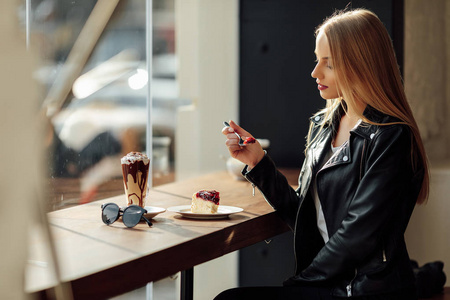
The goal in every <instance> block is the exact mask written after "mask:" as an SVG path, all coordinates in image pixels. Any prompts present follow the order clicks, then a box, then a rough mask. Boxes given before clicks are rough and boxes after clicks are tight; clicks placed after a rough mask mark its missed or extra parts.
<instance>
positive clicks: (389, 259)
mask: <svg viewBox="0 0 450 300" xmlns="http://www.w3.org/2000/svg"><path fill="white" fill-rule="evenodd" d="M364 116H365V117H366V118H367V119H368V120H371V121H373V122H375V123H377V124H386V123H391V122H393V121H397V120H395V119H393V118H392V117H389V116H387V115H384V114H382V113H380V112H378V111H376V110H374V109H373V108H371V107H367V108H366V110H365V112H364ZM323 117H324V116H323V115H319V116H316V117H315V118H313V119H312V122H313V123H314V124H313V126H314V127H313V130H312V137H313V138H314V142H313V143H312V145H311V146H310V147H309V149H308V150H307V151H306V157H305V160H304V163H303V167H302V169H301V172H300V176H299V187H298V189H297V190H294V189H292V188H291V187H290V186H289V184H288V182H287V180H286V178H285V177H284V176H283V175H282V174H281V173H280V172H278V171H277V169H276V167H275V165H274V163H273V161H272V160H271V158H270V157H269V156H268V155H266V156H265V157H264V158H263V160H261V161H260V162H259V163H258V165H256V166H255V167H254V168H253V169H252V170H250V171H247V167H246V168H244V170H243V175H244V176H245V177H246V178H247V180H249V181H250V182H252V183H253V184H254V185H256V186H257V187H258V189H259V190H260V191H261V192H262V194H263V195H264V197H265V198H266V200H267V201H268V203H269V204H270V205H272V206H273V207H274V209H276V210H277V212H278V213H279V214H280V215H281V217H282V218H283V219H284V220H285V221H286V222H287V223H288V225H289V226H290V227H291V229H292V230H293V231H294V247H295V249H294V251H295V256H296V272H295V276H293V277H291V278H290V279H288V280H287V281H286V282H285V283H284V284H285V285H314V286H326V287H330V288H332V294H333V295H335V296H340V297H351V296H362V295H373V294H380V293H389V292H394V291H397V290H399V289H401V288H408V287H412V286H413V285H414V275H413V272H412V269H411V266H410V259H409V256H408V252H407V250H406V245H405V241H404V232H405V229H406V226H407V224H408V221H409V219H410V216H411V214H412V211H413V209H414V206H415V203H416V199H417V196H418V193H419V191H420V188H421V184H422V181H423V169H422V168H420V170H419V171H415V172H414V171H413V169H412V166H411V165H412V163H411V141H412V140H411V139H412V137H411V132H410V130H409V128H408V127H407V126H406V125H399V124H394V125H370V124H367V123H361V124H359V125H358V126H357V127H356V128H355V129H353V130H352V131H351V134H350V139H349V140H348V141H347V142H346V143H345V144H344V145H343V146H342V147H340V149H339V150H338V151H337V152H336V153H334V154H333V156H332V157H331V158H330V159H329V161H328V162H327V163H326V164H325V165H324V166H323V167H322V168H321V169H320V170H319V169H318V166H317V165H318V162H320V161H321V159H322V158H323V157H324V155H325V152H327V151H324V149H327V150H328V149H330V147H331V139H332V136H333V135H334V134H335V130H334V129H333V128H337V125H338V122H339V118H338V117H336V118H335V121H334V122H330V124H325V126H324V128H323V130H322V131H321V132H320V133H319V127H320V124H321V122H323ZM314 176H316V182H317V191H318V195H319V199H320V202H321V205H322V210H323V213H324V217H325V221H326V226H327V230H328V235H329V238H330V239H329V241H328V242H327V243H326V244H324V241H323V239H322V237H321V236H320V234H319V231H318V229H317V223H316V214H315V206H314V201H313V198H312V196H311V191H310V187H311V183H312V182H314V181H313V180H314Z"/></svg>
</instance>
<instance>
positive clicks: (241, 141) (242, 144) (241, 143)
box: [223, 122, 246, 146]
mask: <svg viewBox="0 0 450 300" xmlns="http://www.w3.org/2000/svg"><path fill="white" fill-rule="evenodd" d="M223 125H225V126H227V127H230V124H228V122H223ZM234 134H235V135H236V136H237V137H238V138H239V146H246V144H245V143H244V140H243V139H242V138H241V136H240V135H239V134H238V133H237V132H236V131H234Z"/></svg>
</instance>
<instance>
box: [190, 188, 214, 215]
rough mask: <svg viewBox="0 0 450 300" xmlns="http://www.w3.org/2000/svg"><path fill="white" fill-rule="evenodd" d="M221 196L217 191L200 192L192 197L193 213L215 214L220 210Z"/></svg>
mask: <svg viewBox="0 0 450 300" xmlns="http://www.w3.org/2000/svg"><path fill="white" fill-rule="evenodd" d="M219 202H220V196H219V192H218V191H215V190H200V191H198V192H196V193H194V195H192V203H191V212H193V213H196V214H215V213H217V209H218V208H219Z"/></svg>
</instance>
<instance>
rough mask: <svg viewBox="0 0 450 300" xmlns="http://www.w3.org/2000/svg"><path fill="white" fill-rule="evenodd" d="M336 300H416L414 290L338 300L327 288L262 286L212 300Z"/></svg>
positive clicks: (221, 295) (234, 290)
mask: <svg viewBox="0 0 450 300" xmlns="http://www.w3.org/2000/svg"><path fill="white" fill-rule="evenodd" d="M244 299H245V300H252V299H258V300H303V299H305V300H338V299H341V300H342V299H355V300H416V299H417V295H416V291H415V289H414V288H408V289H402V290H400V291H397V292H394V293H389V294H380V295H371V296H365V297H352V298H338V297H333V296H332V295H331V289H329V288H317V287H307V286H301V287H295V286H288V287H281V286H264V287H241V288H234V289H229V290H226V291H223V292H222V293H220V294H219V295H217V296H216V298H214V300H244Z"/></svg>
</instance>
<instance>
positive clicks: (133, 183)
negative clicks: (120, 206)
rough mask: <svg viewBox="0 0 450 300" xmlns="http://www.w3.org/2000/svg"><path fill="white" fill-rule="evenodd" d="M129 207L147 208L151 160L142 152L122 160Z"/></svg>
mask: <svg viewBox="0 0 450 300" xmlns="http://www.w3.org/2000/svg"><path fill="white" fill-rule="evenodd" d="M121 162H122V174H123V185H124V188H125V196H126V198H127V205H131V204H136V205H139V206H140V207H144V206H145V200H146V196H147V179H148V170H149V166H150V159H149V158H148V157H147V155H145V154H143V153H140V152H130V153H128V154H127V155H125V156H124V157H122V159H121Z"/></svg>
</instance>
